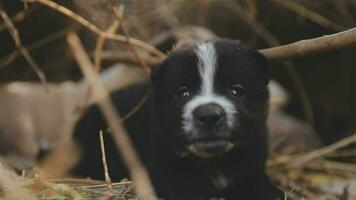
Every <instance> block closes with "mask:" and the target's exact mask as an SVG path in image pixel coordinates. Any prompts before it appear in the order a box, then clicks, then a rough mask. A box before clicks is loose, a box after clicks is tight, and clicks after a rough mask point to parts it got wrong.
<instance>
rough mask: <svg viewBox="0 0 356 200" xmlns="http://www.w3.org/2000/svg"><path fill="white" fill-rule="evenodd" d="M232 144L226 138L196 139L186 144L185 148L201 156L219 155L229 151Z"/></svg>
mask: <svg viewBox="0 0 356 200" xmlns="http://www.w3.org/2000/svg"><path fill="white" fill-rule="evenodd" d="M233 147H234V144H233V143H231V142H230V141H227V140H223V139H220V140H210V141H196V142H194V143H191V144H189V145H188V146H187V149H188V150H189V151H190V152H191V153H193V154H195V155H196V156H200V157H203V158H209V157H214V156H219V155H222V154H225V153H227V152H229V151H230V150H231V149H232V148H233Z"/></svg>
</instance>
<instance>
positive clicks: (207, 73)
mask: <svg viewBox="0 0 356 200" xmlns="http://www.w3.org/2000/svg"><path fill="white" fill-rule="evenodd" d="M195 53H196V54H197V56H198V60H199V61H198V69H199V73H200V77H201V79H202V85H201V94H202V95H211V94H212V93H213V86H214V76H215V72H216V59H217V57H216V51H215V47H214V45H213V44H212V43H202V44H200V45H199V46H198V48H197V49H196V51H195Z"/></svg>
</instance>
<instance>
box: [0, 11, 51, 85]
mask: <svg viewBox="0 0 356 200" xmlns="http://www.w3.org/2000/svg"><path fill="white" fill-rule="evenodd" d="M0 16H1V17H2V18H3V20H4V24H5V26H6V27H7V29H8V30H9V32H10V35H11V37H12V38H13V40H14V42H15V45H16V47H17V48H18V49H19V51H20V53H21V54H22V55H23V57H24V58H25V59H26V61H27V62H28V64H29V65H30V66H31V67H32V69H33V70H34V71H35V73H36V75H37V76H38V77H39V79H40V80H41V81H42V83H43V84H44V86H45V88H46V84H47V78H46V75H45V74H44V73H43V72H42V70H41V69H40V67H39V66H38V65H37V63H36V62H35V61H34V60H33V58H32V57H31V55H30V53H29V52H28V51H27V49H26V48H25V47H24V46H23V45H22V42H21V39H20V36H19V32H18V30H17V29H16V27H15V25H14V24H13V23H12V21H11V19H10V18H9V16H8V15H7V14H6V13H5V11H3V10H2V9H1V8H0Z"/></svg>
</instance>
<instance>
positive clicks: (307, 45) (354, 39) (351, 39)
mask: <svg viewBox="0 0 356 200" xmlns="http://www.w3.org/2000/svg"><path fill="white" fill-rule="evenodd" d="M354 46H356V28H352V29H349V30H346V31H342V32H339V33H335V34H331V35H325V36H322V37H318V38H314V39H307V40H301V41H298V42H294V43H291V44H286V45H282V46H278V47H272V48H268V49H262V50H260V52H261V53H262V54H264V55H265V56H266V57H268V58H269V59H271V60H287V59H293V58H300V57H306V56H310V55H314V54H320V53H325V52H330V51H336V50H340V49H345V48H350V47H354Z"/></svg>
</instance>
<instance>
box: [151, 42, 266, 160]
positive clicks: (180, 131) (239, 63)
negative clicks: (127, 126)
mask: <svg viewBox="0 0 356 200" xmlns="http://www.w3.org/2000/svg"><path fill="white" fill-rule="evenodd" d="M152 80H153V85H154V103H155V111H156V114H157V115H156V117H157V119H158V123H159V124H160V126H161V127H162V130H164V131H163V132H164V134H163V135H160V136H159V138H160V140H161V142H163V143H165V144H166V145H167V146H168V147H169V148H171V149H172V150H174V151H175V152H176V153H177V154H180V153H183V152H190V153H193V154H195V155H197V156H201V157H211V156H217V155H221V154H224V153H226V152H228V151H230V150H231V149H233V148H238V147H239V146H240V145H242V144H243V143H246V142H248V140H252V139H253V138H256V137H259V135H261V133H260V131H259V130H260V129H259V128H258V127H260V128H264V127H265V120H266V107H267V99H268V90H267V86H266V85H267V83H268V81H269V75H268V66H267V61H266V59H265V58H264V57H263V56H262V55H261V54H259V53H257V52H254V51H250V50H247V49H245V48H243V47H241V46H240V45H239V44H238V43H236V42H231V41H219V42H204V43H199V44H195V45H183V46H181V47H177V49H175V50H174V51H173V52H172V53H170V55H169V56H168V58H167V59H166V60H165V61H164V62H163V63H162V64H161V65H160V66H159V67H157V69H156V71H155V72H154V73H153V75H152ZM165 131H166V132H165Z"/></svg>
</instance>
